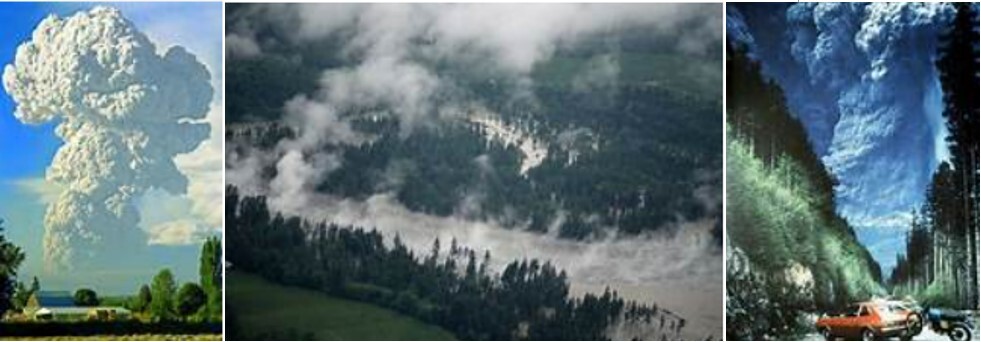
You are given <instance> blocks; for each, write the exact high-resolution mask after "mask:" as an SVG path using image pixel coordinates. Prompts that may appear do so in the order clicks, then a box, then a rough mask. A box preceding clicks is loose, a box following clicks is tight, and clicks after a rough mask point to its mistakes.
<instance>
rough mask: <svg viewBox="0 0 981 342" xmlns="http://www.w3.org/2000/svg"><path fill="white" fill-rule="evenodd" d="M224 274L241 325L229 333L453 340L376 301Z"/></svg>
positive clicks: (229, 304) (231, 305)
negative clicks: (355, 299)
mask: <svg viewBox="0 0 981 342" xmlns="http://www.w3.org/2000/svg"><path fill="white" fill-rule="evenodd" d="M226 277H227V278H226V282H225V291H226V303H227V307H228V310H229V311H230V312H231V313H232V314H234V315H235V319H236V320H237V322H236V324H235V325H236V326H237V327H238V328H239V329H242V331H241V332H233V333H231V334H230V335H238V336H247V337H248V336H258V335H261V334H268V333H283V332H288V331H292V332H295V333H299V334H301V335H306V334H312V335H313V336H312V337H313V338H314V339H317V340H452V339H453V335H452V334H450V333H449V332H447V331H445V330H443V329H441V328H439V327H435V326H432V325H428V324H425V323H422V322H420V321H418V320H416V319H413V318H410V317H407V316H404V315H401V314H399V313H397V312H394V311H391V310H388V309H384V308H381V307H378V306H375V305H371V304H365V303H361V302H357V301H351V300H346V299H339V298H335V297H331V296H329V295H326V294H323V293H320V292H316V291H311V290H305V289H299V288H292V287H285V286H280V285H276V284H273V283H270V282H268V281H266V280H265V279H262V278H260V277H257V276H254V275H251V274H247V273H242V272H228V273H227V274H226ZM226 328H227V329H233V328H232V327H230V326H229V327H226ZM226 333H227V332H226Z"/></svg>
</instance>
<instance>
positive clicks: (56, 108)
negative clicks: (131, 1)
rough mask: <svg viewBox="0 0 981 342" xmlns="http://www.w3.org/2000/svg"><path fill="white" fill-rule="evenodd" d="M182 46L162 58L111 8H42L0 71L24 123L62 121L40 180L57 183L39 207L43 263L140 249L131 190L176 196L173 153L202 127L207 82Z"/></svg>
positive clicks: (182, 181)
mask: <svg viewBox="0 0 981 342" xmlns="http://www.w3.org/2000/svg"><path fill="white" fill-rule="evenodd" d="M209 77H210V76H209V74H208V71H207V69H206V68H205V66H204V65H203V64H201V63H200V62H198V61H197V60H196V59H195V57H194V56H193V55H191V54H189V53H188V52H187V51H185V50H184V49H183V48H181V47H173V48H170V49H169V50H167V51H166V53H164V54H163V55H158V54H157V51H156V47H155V46H154V44H153V43H152V42H151V41H150V40H149V39H148V38H147V37H146V36H145V35H144V34H143V33H141V32H140V31H138V30H137V29H136V28H135V27H134V26H133V25H132V23H130V22H129V21H127V20H126V19H125V18H123V17H122V15H121V14H120V12H119V11H118V10H116V9H112V8H107V7H96V8H94V9H92V10H90V11H88V12H79V13H76V14H75V15H73V16H71V17H68V18H58V17H56V16H50V17H48V18H46V19H44V20H43V21H42V22H41V23H40V24H39V25H38V27H37V29H35V31H34V34H33V36H32V38H31V40H30V41H29V42H27V43H25V44H23V45H21V46H20V47H19V48H18V49H17V55H16V57H15V59H14V62H13V64H10V65H7V66H6V68H5V69H4V74H3V84H4V87H5V88H6V89H7V92H8V93H9V94H10V95H11V96H12V97H13V99H14V100H15V101H16V103H17V110H16V112H15V113H14V115H15V116H16V117H17V119H19V120H20V121H22V122H24V123H27V124H41V123H45V122H50V121H54V122H57V123H58V126H57V129H56V131H55V132H56V134H57V135H58V136H59V137H60V138H61V139H62V140H63V141H64V145H62V147H61V148H60V149H59V150H58V152H57V153H56V154H55V157H54V160H53V161H52V163H51V165H50V166H49V167H48V170H47V173H46V179H47V181H49V182H53V183H56V184H58V185H60V186H61V187H62V189H63V191H62V192H61V195H60V196H59V197H58V199H57V200H55V201H54V202H52V203H51V204H50V205H49V207H48V209H47V212H46V214H45V219H44V224H45V236H44V252H45V255H44V257H45V261H46V265H48V266H49V267H84V266H86V265H91V264H93V263H95V262H97V261H99V260H103V261H105V260H110V259H111V258H112V256H119V255H123V254H121V253H126V251H127V250H131V249H133V248H139V247H140V246H145V245H146V243H147V240H146V236H145V235H144V233H143V231H142V230H141V229H140V228H138V226H137V225H138V223H139V220H140V217H139V213H138V211H137V210H136V207H135V206H134V199H135V198H137V197H139V196H141V195H142V194H143V193H145V192H146V191H147V190H149V189H151V188H159V189H161V190H164V191H167V192H170V193H172V194H183V193H184V192H185V191H186V188H187V180H186V178H185V177H184V175H183V174H181V173H180V172H179V171H178V169H177V167H176V166H175V165H174V161H173V158H174V156H175V155H177V154H180V153H187V152H190V151H192V150H193V149H194V148H195V147H197V146H198V144H199V143H200V142H201V141H203V140H204V139H205V138H207V136H208V129H209V128H208V125H207V124H201V123H192V122H191V121H192V120H198V119H201V118H203V117H204V116H205V115H206V114H207V110H208V107H209V102H210V101H211V98H212V93H213V90H212V88H211V86H210V83H209V80H210V78H209Z"/></svg>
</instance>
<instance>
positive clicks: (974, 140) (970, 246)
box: [889, 3, 979, 308]
mask: <svg viewBox="0 0 981 342" xmlns="http://www.w3.org/2000/svg"><path fill="white" fill-rule="evenodd" d="M953 6H954V7H955V8H956V10H957V14H956V16H955V19H954V21H953V22H952V26H951V28H950V29H949V30H948V32H946V33H945V34H944V35H943V36H942V37H941V39H940V40H941V47H940V51H939V56H940V58H939V59H938V60H937V62H936V66H937V70H938V71H939V74H940V84H941V86H942V88H943V91H944V111H943V115H944V118H945V119H946V123H947V130H948V132H949V133H950V135H949V136H948V138H947V145H948V148H949V150H950V152H951V153H950V154H951V159H950V161H949V162H944V163H942V164H941V165H940V166H939V167H938V169H937V170H936V172H935V173H934V175H933V181H932V182H931V183H930V185H929V188H928V189H927V194H926V201H925V202H924V203H923V205H922V207H921V208H919V210H917V211H915V212H914V213H913V214H914V215H913V216H914V219H913V221H912V222H911V227H910V228H911V229H910V231H909V233H908V235H907V247H906V251H905V253H904V254H900V255H899V256H897V266H896V268H895V269H894V270H893V273H892V275H891V276H890V279H889V280H890V283H891V284H892V285H893V286H894V291H895V292H897V293H898V294H909V295H914V296H918V297H920V298H921V300H925V301H927V302H928V303H931V304H935V305H936V304H939V305H947V306H953V307H959V308H977V305H978V229H979V226H978V110H979V103H978V93H979V79H978V71H977V70H978V67H979V65H978V53H977V46H978V31H977V30H978V13H977V10H976V7H973V6H972V5H971V4H970V3H956V4H954V5H953Z"/></svg>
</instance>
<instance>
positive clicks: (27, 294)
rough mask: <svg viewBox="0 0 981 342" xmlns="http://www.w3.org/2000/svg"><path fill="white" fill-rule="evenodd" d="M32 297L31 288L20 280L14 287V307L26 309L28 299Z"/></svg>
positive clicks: (15, 308)
mask: <svg viewBox="0 0 981 342" xmlns="http://www.w3.org/2000/svg"><path fill="white" fill-rule="evenodd" d="M30 298H31V290H30V289H28V288H27V285H24V283H23V282H19V281H18V282H17V285H16V286H15V287H14V296H13V299H12V302H11V304H12V308H13V309H14V310H22V309H24V307H25V306H27V300H29V299H30Z"/></svg>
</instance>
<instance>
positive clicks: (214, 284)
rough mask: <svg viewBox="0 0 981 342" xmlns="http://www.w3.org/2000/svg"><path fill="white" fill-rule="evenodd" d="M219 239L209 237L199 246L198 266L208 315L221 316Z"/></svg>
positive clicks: (217, 317) (218, 317)
mask: <svg viewBox="0 0 981 342" xmlns="http://www.w3.org/2000/svg"><path fill="white" fill-rule="evenodd" d="M221 267H222V265H221V240H219V238H218V237H217V236H213V237H209V238H208V239H207V240H205V241H204V245H203V246H201V264H200V268H199V272H200V277H201V288H202V289H203V290H204V293H205V295H206V296H207V302H206V303H205V304H206V306H207V313H208V317H211V318H216V319H220V317H221V307H222V302H221V269H222V268H221Z"/></svg>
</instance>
